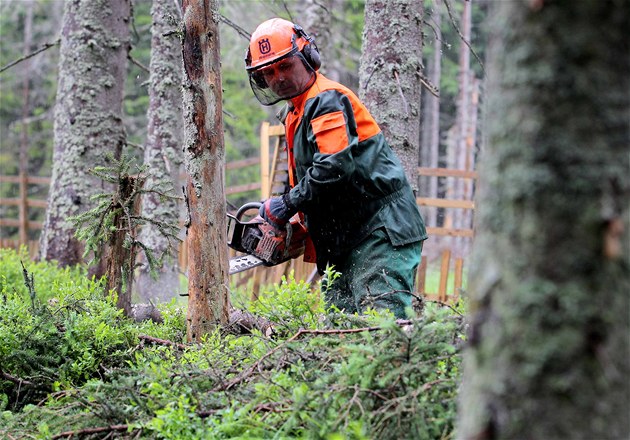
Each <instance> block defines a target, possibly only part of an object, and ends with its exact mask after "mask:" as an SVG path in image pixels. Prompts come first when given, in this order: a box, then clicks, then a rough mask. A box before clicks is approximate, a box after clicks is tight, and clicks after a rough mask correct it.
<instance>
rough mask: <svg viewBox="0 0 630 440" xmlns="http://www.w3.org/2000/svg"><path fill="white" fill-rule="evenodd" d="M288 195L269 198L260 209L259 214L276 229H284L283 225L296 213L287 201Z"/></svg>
mask: <svg viewBox="0 0 630 440" xmlns="http://www.w3.org/2000/svg"><path fill="white" fill-rule="evenodd" d="M287 197H288V195H287V194H285V195H283V196H282V197H271V198H269V199H267V200H265V203H263V204H262V206H261V207H260V211H259V214H260V216H261V217H262V218H263V219H265V221H266V222H267V223H269V224H271V225H272V226H273V227H274V228H276V229H279V230H281V229H284V225H286V223H287V222H288V221H289V219H290V218H291V217H293V215H294V214H295V213H296V212H297V209H295V208H294V207H293V206H291V205H290V204H289V203H288V201H287Z"/></svg>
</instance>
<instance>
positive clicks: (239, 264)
mask: <svg viewBox="0 0 630 440" xmlns="http://www.w3.org/2000/svg"><path fill="white" fill-rule="evenodd" d="M261 205H262V203H259V202H250V203H246V204H245V205H243V206H241V207H240V208H239V209H238V210H237V211H236V214H235V215H231V214H227V244H228V246H229V247H231V248H232V249H234V250H235V251H237V252H242V253H244V254H245V255H243V256H236V257H234V258H231V259H230V271H229V274H230V275H232V274H235V273H239V272H243V271H245V270H248V269H252V268H254V267H257V266H261V265H263V266H276V265H278V264H280V263H284V262H285V261H287V260H290V259H292V258H297V257H299V256H300V255H302V254H303V253H304V250H305V248H306V240H307V238H308V232H307V230H306V227H305V226H304V224H303V223H302V220H301V218H300V217H299V215H298V214H296V215H294V216H293V217H291V219H290V220H289V221H288V222H287V224H286V226H285V228H284V229H283V230H278V229H276V228H275V227H273V226H272V225H271V224H269V223H268V222H266V221H265V220H264V219H263V218H262V217H261V216H260V215H257V216H256V217H254V218H253V219H251V220H249V221H243V220H242V218H243V215H244V214H245V213H246V212H247V211H249V210H252V209H256V210H258V209H260V206H261Z"/></svg>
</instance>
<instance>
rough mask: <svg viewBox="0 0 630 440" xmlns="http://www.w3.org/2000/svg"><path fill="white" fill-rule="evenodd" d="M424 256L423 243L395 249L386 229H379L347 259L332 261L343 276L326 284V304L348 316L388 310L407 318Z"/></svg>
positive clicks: (323, 287)
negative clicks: (372, 310)
mask: <svg viewBox="0 0 630 440" xmlns="http://www.w3.org/2000/svg"><path fill="white" fill-rule="evenodd" d="M421 253H422V241H416V242H413V243H410V244H407V245H404V246H394V245H392V243H391V241H390V239H389V237H388V235H387V232H386V231H385V229H384V228H379V229H377V230H376V231H374V232H372V233H371V234H370V235H369V236H368V237H367V238H366V239H365V240H363V241H362V242H361V243H360V244H359V245H358V246H357V247H355V248H354V249H352V251H350V253H349V254H347V255H345V256H344V257H345V258H339V259H335V260H333V261H331V264H333V265H334V269H335V271H337V272H339V273H341V276H340V277H339V278H337V279H336V280H334V281H333V282H332V283H329V282H328V280H326V279H324V280H323V284H322V290H323V291H324V292H325V293H324V294H325V299H326V302H327V303H328V304H334V305H335V306H337V308H339V309H340V310H343V311H345V313H355V312H358V313H362V312H364V311H365V310H366V309H368V308H372V309H376V310H381V309H389V310H390V311H392V312H393V313H394V315H395V316H396V317H397V318H403V319H404V318H406V317H407V314H406V312H405V308H406V307H410V306H411V300H412V295H410V293H413V289H414V282H415V278H416V272H417V269H418V265H419V264H420V259H421Z"/></svg>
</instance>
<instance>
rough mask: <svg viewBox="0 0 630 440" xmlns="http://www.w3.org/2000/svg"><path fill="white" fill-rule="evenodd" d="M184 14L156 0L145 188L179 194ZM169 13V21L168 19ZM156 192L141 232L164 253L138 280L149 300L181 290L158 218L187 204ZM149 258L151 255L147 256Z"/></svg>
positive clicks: (147, 202) (171, 246)
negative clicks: (177, 25) (180, 26)
mask: <svg viewBox="0 0 630 440" xmlns="http://www.w3.org/2000/svg"><path fill="white" fill-rule="evenodd" d="M179 16H180V11H179V10H178V7H177V4H176V3H175V2H174V1H173V0H153V4H152V8H151V17H152V18H153V26H152V27H151V33H152V39H151V66H150V70H151V76H150V85H149V111H148V115H147V119H148V121H149V126H148V135H147V143H146V146H145V149H144V164H145V165H146V166H147V167H148V169H147V177H146V182H145V185H146V188H148V189H152V188H156V189H158V190H159V191H160V193H167V194H170V195H172V196H175V195H176V194H175V192H174V191H176V190H178V191H180V193H179V195H181V190H180V189H179V188H180V186H181V185H179V174H180V169H181V166H182V163H183V157H182V155H181V153H180V151H181V150H180V148H179V146H180V145H181V138H182V136H181V133H182V129H181V127H182V123H183V119H182V105H181V102H182V93H181V86H182V59H181V43H180V39H179V38H178V36H177V34H176V33H174V31H175V30H176V29H174V25H173V24H172V23H174V22H175V21H174V19H175V18H178V17H179ZM169 17H170V23H171V24H169ZM160 193H157V192H149V193H146V194H145V195H144V196H143V200H142V216H143V217H146V218H149V219H151V220H153V222H155V223H147V224H145V226H143V228H142V231H141V232H140V241H141V242H142V243H143V244H144V245H145V246H147V247H148V248H149V249H151V251H152V252H153V254H154V256H155V257H158V258H161V264H160V266H159V267H157V268H156V270H157V274H156V275H157V277H155V278H154V277H152V276H151V273H150V270H149V266H148V264H144V265H143V266H142V267H141V269H140V273H139V275H138V282H137V283H136V285H137V289H138V293H139V295H140V297H141V298H142V299H143V300H145V301H148V300H158V301H168V300H170V299H171V298H172V297H173V296H174V295H176V293H177V292H178V289H179V265H178V261H177V251H178V249H177V244H176V243H171V242H170V241H169V238H168V237H167V236H166V235H164V234H163V233H162V232H161V231H160V228H158V227H157V226H156V224H157V223H159V224H163V225H169V224H170V225H176V224H177V223H178V221H179V213H180V210H181V208H182V204H181V203H179V202H178V201H177V200H176V199H174V198H165V197H163V196H161V195H160ZM145 263H146V259H145Z"/></svg>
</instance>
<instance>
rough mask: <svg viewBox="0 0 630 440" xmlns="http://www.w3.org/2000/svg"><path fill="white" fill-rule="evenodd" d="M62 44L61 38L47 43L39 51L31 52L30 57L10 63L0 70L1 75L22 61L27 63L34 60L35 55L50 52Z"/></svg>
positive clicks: (25, 56)
mask: <svg viewBox="0 0 630 440" xmlns="http://www.w3.org/2000/svg"><path fill="white" fill-rule="evenodd" d="M60 42H61V38H57V39H56V40H55V41H53V42H52V43H45V44H44V45H42V47H40V48H39V49H37V50H35V51H34V52H31V53H29V54H28V55H24V56H23V57H21V58H18V59H17V60H14V61H12V62H10V63H9V64H7V65H5V66H4V67H2V68H0V73H2V72H4V71H5V70H7V69H10V68H11V67H13V66H15V65H16V64H20V63H21V62H22V61H26V60H28V59H29V58H33V57H34V56H35V55H37V54H39V53H41V52H44V51H45V50H48V49H50V48H51V47H54V46H57V45H58V44H59V43H60Z"/></svg>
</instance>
